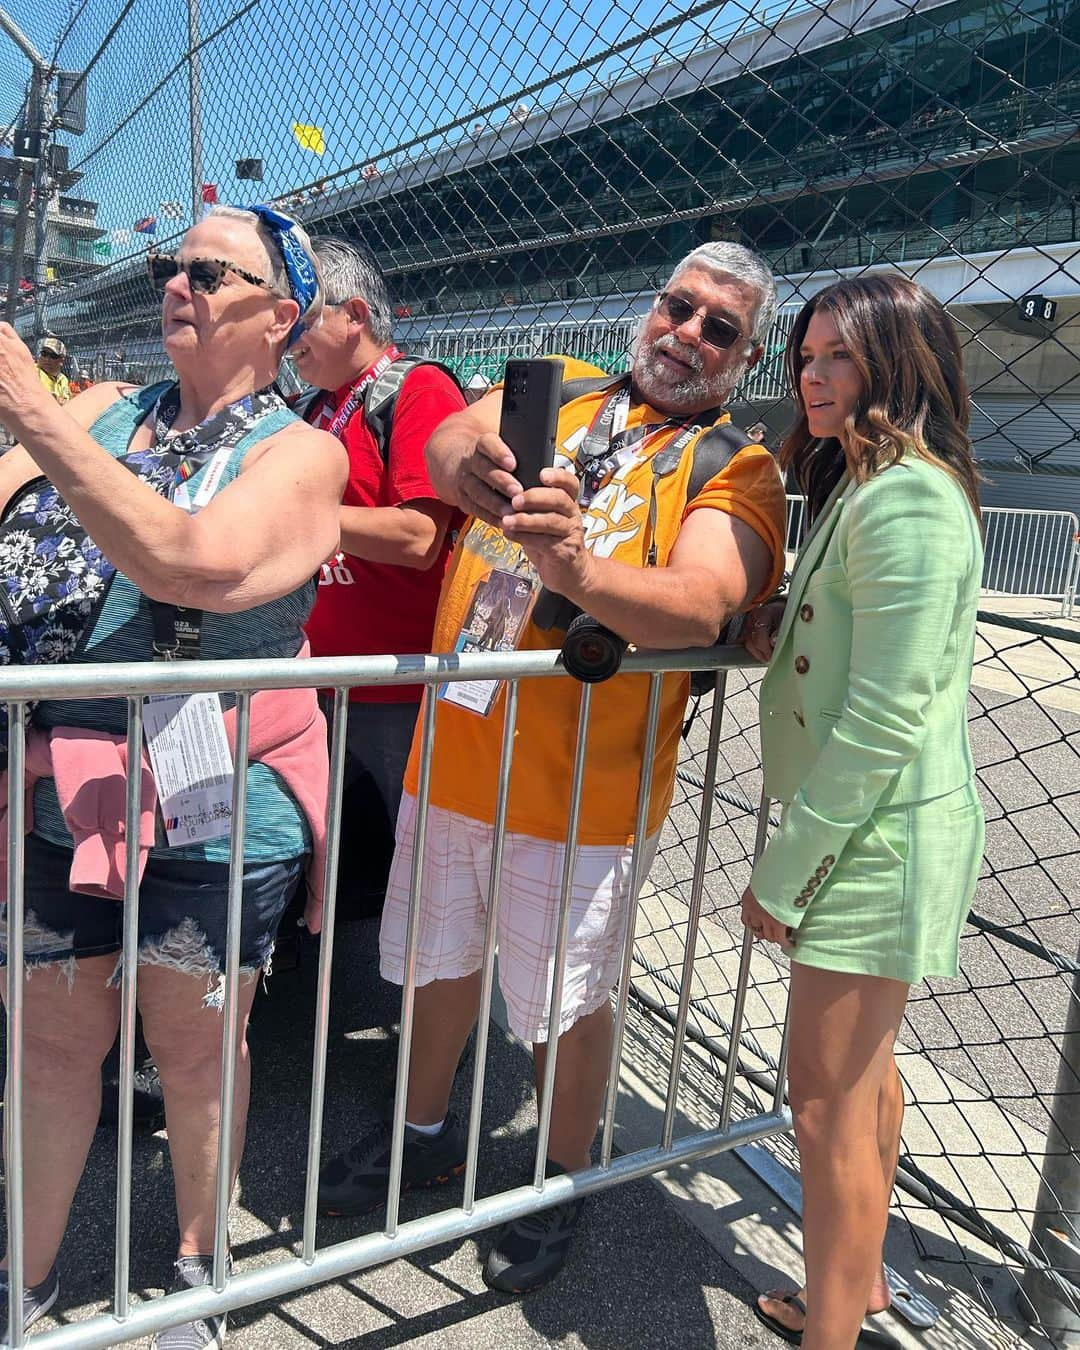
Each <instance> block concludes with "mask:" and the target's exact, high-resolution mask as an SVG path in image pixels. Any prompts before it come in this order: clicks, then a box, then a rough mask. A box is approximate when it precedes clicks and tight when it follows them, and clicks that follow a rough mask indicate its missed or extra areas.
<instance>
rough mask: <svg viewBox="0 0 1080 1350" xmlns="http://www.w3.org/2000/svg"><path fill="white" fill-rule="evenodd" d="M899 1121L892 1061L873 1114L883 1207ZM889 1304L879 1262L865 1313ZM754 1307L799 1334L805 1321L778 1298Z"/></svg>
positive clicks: (898, 1087) (765, 1298)
mask: <svg viewBox="0 0 1080 1350" xmlns="http://www.w3.org/2000/svg"><path fill="white" fill-rule="evenodd" d="M903 1118H904V1089H903V1084H902V1083H901V1081H900V1074H899V1072H898V1071H897V1068H896V1060H895V1059H893V1060H892V1063H891V1066H890V1068H889V1069H888V1070H886V1073H885V1077H884V1079H883V1080H882V1084H881V1091H880V1092H879V1094H878V1113H877V1122H878V1124H877V1141H878V1154H879V1156H880V1159H881V1172H882V1176H883V1178H884V1181H885V1198H886V1205H888V1203H889V1201H890V1199H891V1197H892V1188H893V1183H894V1182H895V1180H896V1163H897V1158H898V1157H899V1153H900V1126H901V1124H902V1122H903ZM798 1296H799V1299H800V1301H801V1302H802V1303H804V1304H805V1303H806V1287H805V1286H803V1288H801V1289H800V1290H799V1293H798ZM891 1302H892V1295H891V1294H890V1293H889V1285H888V1281H887V1280H886V1278H885V1270H884V1266H883V1263H879V1265H878V1268H877V1271H876V1273H875V1275H874V1280H873V1283H872V1284H871V1286H870V1294H869V1297H868V1298H867V1300H866V1311H867V1312H868V1313H871V1314H872V1313H879V1312H883V1311H884V1310H885V1309H886V1308H887V1307H889V1305H890V1303H891ZM758 1306H759V1307H760V1308H761V1309H762V1311H763V1312H766V1313H768V1314H769V1316H770V1317H774V1318H776V1319H777V1321H779V1322H782V1323H783V1324H784V1325H785V1326H787V1327H790V1328H791V1329H792V1330H793V1331H800V1330H801V1329H802V1327H803V1325H804V1322H805V1320H806V1319H805V1318H804V1317H803V1314H802V1313H801V1312H800V1311H799V1310H798V1308H793V1307H791V1306H790V1304H785V1303H783V1302H782V1301H781V1300H780V1299H779V1298H772V1297H770V1296H769V1295H768V1294H762V1295H761V1297H760V1298H759V1299H758Z"/></svg>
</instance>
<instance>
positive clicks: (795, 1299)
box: [750, 1290, 806, 1345]
mask: <svg viewBox="0 0 1080 1350" xmlns="http://www.w3.org/2000/svg"><path fill="white" fill-rule="evenodd" d="M764 1297H765V1298H768V1299H772V1300H773V1302H774V1303H786V1304H787V1305H788V1306H789V1307H791V1308H797V1309H798V1310H799V1312H801V1313H802V1315H803V1316H804V1317H805V1316H806V1304H805V1303H804V1302H803V1301H802V1299H801V1298H800V1297H799V1295H798V1294H797V1293H794V1294H781V1293H780V1292H779V1290H775V1291H774V1290H767V1291H766V1293H765V1294H764ZM750 1311H751V1312H752V1313H753V1314H754V1316H755V1317H756V1318H757V1320H758V1321H759V1322H761V1323H762V1324H763V1325H764V1326H767V1327H768V1328H769V1330H770V1331H771V1332H773V1333H774V1334H775V1335H777V1336H779V1337H780V1338H781V1340H785V1341H787V1343H788V1345H802V1338H803V1334H802V1331H796V1330H795V1329H794V1328H793V1327H789V1326H787V1325H785V1323H783V1322H781V1321H780V1319H779V1318H778V1317H770V1315H769V1314H768V1313H767V1312H765V1310H764V1309H763V1308H762V1307H761V1305H760V1304H759V1303H758V1301H757V1299H756V1298H755V1299H754V1301H753V1303H751V1305H750Z"/></svg>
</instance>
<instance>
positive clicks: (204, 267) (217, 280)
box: [146, 253, 271, 295]
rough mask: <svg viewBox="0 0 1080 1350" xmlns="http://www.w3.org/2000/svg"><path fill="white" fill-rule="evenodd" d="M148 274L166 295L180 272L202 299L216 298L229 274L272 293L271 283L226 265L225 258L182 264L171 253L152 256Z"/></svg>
mask: <svg viewBox="0 0 1080 1350" xmlns="http://www.w3.org/2000/svg"><path fill="white" fill-rule="evenodd" d="M146 270H147V271H148V272H149V274H150V284H151V285H152V286H153V287H154V289H155V290H157V291H163V290H164V289H165V286H166V283H167V282H170V281H171V280H172V279H173V277H174V276H176V274H177V272H183V273H185V274H186V276H187V279H188V284H189V285H190V287H191V289H192V290H193V291H194V292H196V293H197V294H199V295H213V294H214V293H215V291H218V290H220V289H221V283H222V282H223V281H224V280H225V273H226V272H235V273H236V275H237V276H238V277H243V279H244V280H245V281H250V282H251V284H252V285H253V286H261V287H262V289H263V290H264V291H268V290H270V289H271V286H270V283H269V282H268V281H267V280H265V278H263V277H258V276H256V275H255V273H254V272H245V271H244V269H243V268H242V267H237V265H236V263H233V262H226V261H225V260H224V259H223V258H188V260H187V261H186V262H181V261H180V259H179V258H176V257H174V256H173V255H172V254H171V253H151V254H149V255H148V256H147V259H146Z"/></svg>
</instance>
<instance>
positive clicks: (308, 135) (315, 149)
mask: <svg viewBox="0 0 1080 1350" xmlns="http://www.w3.org/2000/svg"><path fill="white" fill-rule="evenodd" d="M292 134H293V135H294V136H295V137H296V143H297V145H298V146H299V147H300V149H301V150H310V151H311V153H312V154H313V155H321V154H322V153H323V151H324V150H325V149H326V141H325V140H324V139H323V133H322V127H311V126H305V125H304V123H303V122H294V123H293V124H292Z"/></svg>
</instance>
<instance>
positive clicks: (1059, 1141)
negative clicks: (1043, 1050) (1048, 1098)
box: [1019, 975, 1080, 1346]
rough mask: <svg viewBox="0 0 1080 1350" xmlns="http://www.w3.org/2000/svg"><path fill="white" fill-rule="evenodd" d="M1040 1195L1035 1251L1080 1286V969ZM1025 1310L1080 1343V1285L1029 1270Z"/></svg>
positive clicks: (1052, 1333) (1063, 1342) (1059, 1340)
mask: <svg viewBox="0 0 1080 1350" xmlns="http://www.w3.org/2000/svg"><path fill="white" fill-rule="evenodd" d="M1052 1101H1053V1108H1052V1110H1051V1114H1050V1124H1049V1125H1048V1127H1047V1130H1046V1153H1045V1155H1044V1157H1043V1165H1042V1174H1041V1177H1040V1180H1039V1197H1038V1199H1037V1200H1036V1202H1035V1214H1034V1216H1033V1220H1032V1225H1031V1243H1030V1247H1031V1251H1032V1252H1034V1254H1035V1255H1036V1256H1037V1257H1039V1258H1040V1259H1041V1260H1043V1261H1046V1262H1047V1263H1048V1264H1049V1265H1050V1266H1051V1267H1052V1268H1053V1269H1054V1270H1056V1271H1059V1272H1060V1273H1061V1274H1062V1275H1063V1276H1064V1277H1065V1278H1066V1279H1067V1280H1070V1281H1072V1282H1074V1283H1077V1284H1078V1286H1080V975H1074V976H1073V984H1072V997H1071V998H1070V1000H1069V1015H1068V1019H1067V1021H1066V1024H1065V1034H1064V1036H1063V1037H1062V1040H1061V1060H1060V1063H1059V1064H1058V1076H1057V1086H1056V1087H1055V1089H1054V1096H1053V1099H1052ZM1019 1304H1020V1309H1021V1312H1022V1313H1023V1315H1024V1316H1025V1317H1028V1318H1029V1319H1030V1320H1031V1321H1032V1322H1035V1323H1037V1324H1038V1325H1039V1326H1040V1327H1041V1328H1042V1329H1043V1331H1045V1332H1046V1334H1047V1335H1048V1336H1049V1338H1050V1340H1051V1342H1052V1343H1053V1344H1054V1345H1058V1346H1080V1287H1078V1288H1077V1291H1076V1299H1075V1301H1073V1302H1071V1303H1070V1302H1069V1301H1068V1300H1067V1299H1066V1298H1064V1297H1063V1296H1062V1290H1061V1288H1060V1287H1059V1286H1055V1285H1054V1284H1053V1283H1052V1282H1051V1281H1050V1280H1049V1279H1048V1278H1047V1276H1046V1274H1045V1272H1043V1271H1041V1270H1032V1269H1029V1270H1026V1271H1025V1272H1024V1276H1023V1280H1022V1282H1021V1292H1020V1294H1019Z"/></svg>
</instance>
